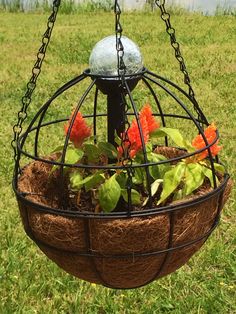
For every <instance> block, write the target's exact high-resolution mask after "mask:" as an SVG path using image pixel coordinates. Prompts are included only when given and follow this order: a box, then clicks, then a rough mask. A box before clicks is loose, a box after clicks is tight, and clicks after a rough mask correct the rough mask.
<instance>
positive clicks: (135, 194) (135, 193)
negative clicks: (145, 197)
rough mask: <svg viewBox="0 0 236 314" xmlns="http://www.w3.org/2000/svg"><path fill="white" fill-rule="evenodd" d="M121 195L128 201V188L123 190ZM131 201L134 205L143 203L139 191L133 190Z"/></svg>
mask: <svg viewBox="0 0 236 314" xmlns="http://www.w3.org/2000/svg"><path fill="white" fill-rule="evenodd" d="M121 195H122V197H123V199H124V200H125V201H126V202H127V203H128V191H127V189H122V190H121ZM131 201H132V204H133V205H139V204H140V203H141V197H140V194H139V192H138V191H136V190H133V189H132V190H131Z"/></svg>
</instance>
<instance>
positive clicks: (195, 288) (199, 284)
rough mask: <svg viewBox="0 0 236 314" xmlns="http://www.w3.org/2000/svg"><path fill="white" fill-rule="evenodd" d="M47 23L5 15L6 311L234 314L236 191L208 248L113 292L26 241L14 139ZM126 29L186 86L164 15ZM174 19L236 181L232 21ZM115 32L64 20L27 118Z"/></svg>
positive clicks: (1, 59) (1, 309)
mask: <svg viewBox="0 0 236 314" xmlns="http://www.w3.org/2000/svg"><path fill="white" fill-rule="evenodd" d="M173 13H174V12H173ZM46 21H47V16H46V15H45V14H39V13H30V14H23V13H7V12H0V47H1V49H0V106H1V107H0V121H1V132H0V145H1V154H0V186H1V197H0V208H1V211H0V213H1V215H0V313H3V314H8V313H9V314H12V313H27V314H28V313H91V314H93V313H135V314H136V313H176V314H177V313H209V314H216V313H220V314H225V313H229V314H233V313H236V294H235V290H236V249H235V247H236V236H235V235H236V227H235V220H236V215H235V191H234V192H233V193H232V195H231V197H230V200H229V202H228V204H227V205H226V206H225V208H224V211H223V214H222V220H221V224H220V227H219V228H218V229H217V230H216V231H215V232H214V234H213V235H212V236H211V238H210V239H209V240H208V241H207V243H206V244H205V246H204V247H203V248H202V250H201V251H200V252H199V253H197V254H196V255H195V256H194V257H193V258H192V259H191V260H190V262H189V263H188V264H187V265H185V266H184V267H182V268H181V269H180V270H178V271H177V272H176V273H174V274H172V275H170V276H168V277H166V278H163V279H160V280H158V281H156V282H154V283H152V284H150V285H148V286H146V287H143V288H140V289H137V290H126V291H122V290H111V289H107V288H104V287H101V286H97V285H94V284H89V283H86V282H83V281H81V280H78V279H76V278H73V277H72V276H70V275H68V274H66V273H65V272H63V271H62V270H60V269H59V268H58V267H57V266H56V265H54V264H53V263H52V262H51V261H50V260H48V259H47V258H46V257H45V256H44V255H43V254H42V253H41V252H40V251H39V249H38V248H37V247H36V245H34V243H32V241H30V240H29V239H28V238H27V236H26V235H25V233H24V231H23V227H22V224H21V221H20V217H19V213H18V209H17V203H16V201H15V197H14V195H13V193H12V189H11V177H12V170H13V156H12V150H11V147H10V142H11V139H12V126H13V124H14V123H15V122H16V119H17V112H18V110H19V109H20V107H21V103H20V99H21V97H22V95H23V93H24V91H25V86H26V82H27V80H28V79H29V75H30V71H31V68H32V65H33V62H34V58H35V57H34V56H35V54H36V52H37V50H38V48H39V44H40V40H41V35H42V33H43V31H44V29H45V25H46ZM122 22H123V26H124V29H125V34H126V35H127V36H129V37H130V38H132V39H133V40H134V41H136V42H137V43H138V44H139V46H140V48H141V50H142V53H143V55H144V60H145V65H146V66H147V67H148V68H149V69H150V70H153V71H154V72H156V73H158V74H161V75H163V76H165V77H167V78H171V79H173V80H174V81H177V82H179V83H180V84H182V83H181V82H182V76H181V74H180V73H179V68H178V64H177V61H176V60H175V58H174V56H173V51H172V49H171V47H170V45H169V39H168V36H167V34H166V33H165V27H164V24H163V22H162V21H161V19H160V17H159V13H158V12H154V13H150V12H139V13H138V12H136V13H135V12H133V13H126V14H124V15H123V20H122ZM172 22H173V25H174V26H175V28H176V29H177V37H178V39H179V41H180V43H181V45H182V51H183V53H184V56H185V58H186V60H187V66H188V69H189V72H190V74H191V78H192V81H193V86H194V88H195V90H196V95H197V99H198V101H199V103H200V104H201V107H202V109H203V111H204V113H205V114H206V116H207V117H208V119H209V121H214V122H215V123H216V124H217V126H218V128H219V130H220V133H221V137H222V139H221V143H222V144H223V146H224V149H223V150H222V153H221V159H222V161H223V162H225V163H226V164H227V166H228V171H229V172H230V173H231V174H232V176H233V177H234V179H235V169H236V167H235V160H236V150H235V146H236V141H235V140H236V102H235V98H236V92H235V79H236V78H235V72H236V33H235V24H236V20H235V16H211V17H210V16H202V15H200V14H190V13H186V12H183V11H177V12H176V14H174V15H173V17H172ZM113 28H114V18H113V14H112V13H109V12H102V11H99V12H97V13H94V12H93V13H89V12H86V13H84V14H74V15H63V14H61V15H59V16H58V22H57V25H56V27H55V30H54V33H53V38H52V42H51V46H50V48H49V51H48V54H47V57H46V60H45V64H44V67H43V72H42V74H41V77H40V79H39V82H38V87H37V90H36V93H35V95H34V97H33V102H32V105H31V106H30V108H29V118H32V116H33V114H34V113H35V112H36V110H37V109H38V108H39V107H40V104H42V103H43V102H44V101H45V100H46V99H47V98H48V97H49V96H50V95H51V94H52V93H53V91H55V90H56V89H57V88H58V87H59V86H61V85H62V84H63V83H65V82H66V81H68V80H69V79H71V78H72V77H74V76H76V75H78V74H80V73H81V72H82V71H83V70H84V69H85V68H87V67H88V64H87V63H88V58H89V54H90V51H91V49H92V47H93V46H94V44H95V43H96V42H97V41H98V40H99V39H101V38H102V37H104V36H107V35H110V34H111V33H113ZM140 97H141V96H140ZM28 121H29V120H28ZM26 124H27V123H26ZM54 137H56V135H55V136H54ZM52 138H53V135H52ZM46 144H47V142H46V139H45V145H46Z"/></svg>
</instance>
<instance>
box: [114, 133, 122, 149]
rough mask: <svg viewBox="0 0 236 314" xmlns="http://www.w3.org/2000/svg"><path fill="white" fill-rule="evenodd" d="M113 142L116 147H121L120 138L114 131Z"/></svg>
mask: <svg viewBox="0 0 236 314" xmlns="http://www.w3.org/2000/svg"><path fill="white" fill-rule="evenodd" d="M115 142H116V144H117V145H118V146H120V145H121V138H120V136H119V135H118V134H117V132H116V131H115Z"/></svg>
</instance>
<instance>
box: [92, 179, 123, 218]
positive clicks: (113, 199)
mask: <svg viewBox="0 0 236 314" xmlns="http://www.w3.org/2000/svg"><path fill="white" fill-rule="evenodd" d="M120 195H121V188H120V185H119V183H118V182H117V181H116V174H114V175H113V176H112V177H111V178H110V179H108V180H106V181H105V183H103V184H102V185H101V186H100V188H99V194H98V197H99V203H100V206H101V207H102V209H103V210H104V211H105V212H111V211H112V210H113V209H115V207H116V205H117V203H118V201H119V198H120Z"/></svg>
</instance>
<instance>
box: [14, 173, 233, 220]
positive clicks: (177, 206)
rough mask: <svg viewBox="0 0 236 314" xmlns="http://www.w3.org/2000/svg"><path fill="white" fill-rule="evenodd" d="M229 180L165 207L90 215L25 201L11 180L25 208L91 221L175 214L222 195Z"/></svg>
mask: <svg viewBox="0 0 236 314" xmlns="http://www.w3.org/2000/svg"><path fill="white" fill-rule="evenodd" d="M229 179H230V175H229V174H228V173H225V174H224V176H223V180H222V182H221V183H220V185H219V186H218V187H217V188H215V189H213V190H210V191H209V192H206V193H204V194H203V195H197V196H193V197H192V198H191V199H188V200H187V201H178V202H173V203H171V204H169V205H167V206H162V207H158V208H157V207H154V208H148V209H144V210H140V211H131V212H127V211H124V212H111V213H92V212H86V211H84V212H80V211H71V210H63V209H59V208H52V207H49V206H46V205H42V204H40V203H36V202H33V201H32V200H29V199H27V198H26V197H27V195H30V193H25V192H21V191H19V189H18V188H17V186H16V182H15V180H14V179H13V180H12V187H13V191H14V193H15V195H16V197H17V200H18V201H21V202H22V203H24V204H25V205H26V206H27V205H28V206H31V207H32V208H34V209H36V210H38V211H41V212H42V213H45V214H53V215H57V216H63V217H69V218H93V219H120V218H125V219H129V218H135V217H147V216H153V215H162V214H166V213H171V212H175V211H178V210H181V209H183V208H191V207H193V206H195V205H197V204H201V203H202V202H204V201H207V200H209V199H211V198H213V197H215V196H217V195H220V194H221V193H223V192H224V190H225V187H226V185H227V183H228V181H229ZM206 191H207V189H206Z"/></svg>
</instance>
